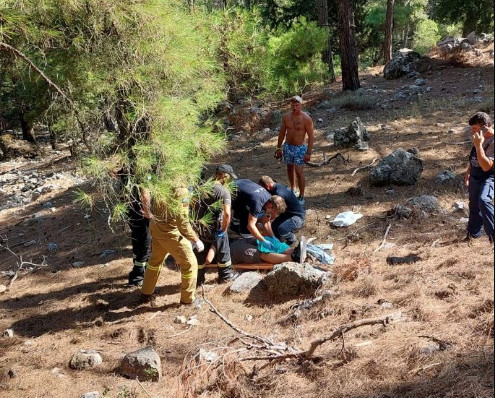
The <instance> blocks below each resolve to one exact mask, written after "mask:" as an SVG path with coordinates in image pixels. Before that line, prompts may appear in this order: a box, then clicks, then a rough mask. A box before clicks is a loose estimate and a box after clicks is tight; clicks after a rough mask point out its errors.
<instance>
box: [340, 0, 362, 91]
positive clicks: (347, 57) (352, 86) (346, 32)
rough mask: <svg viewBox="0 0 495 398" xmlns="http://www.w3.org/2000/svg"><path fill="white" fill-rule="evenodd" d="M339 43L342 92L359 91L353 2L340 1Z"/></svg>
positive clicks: (350, 0) (348, 0)
mask: <svg viewBox="0 0 495 398" xmlns="http://www.w3.org/2000/svg"><path fill="white" fill-rule="evenodd" d="M338 12H339V41H340V53H341V67H342V90H343V91H347V90H357V89H358V88H360V87H361V84H360V83H359V73H358V71H359V67H358V54H357V47H356V38H355V32H354V31H355V28H356V26H355V25H354V8H353V6H352V0H339V2H338Z"/></svg>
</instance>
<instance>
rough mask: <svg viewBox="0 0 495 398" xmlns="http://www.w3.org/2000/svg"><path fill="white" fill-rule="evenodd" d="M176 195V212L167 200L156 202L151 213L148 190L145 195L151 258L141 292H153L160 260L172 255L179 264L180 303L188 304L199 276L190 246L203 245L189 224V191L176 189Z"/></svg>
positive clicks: (161, 261)
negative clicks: (148, 219) (148, 218)
mask: <svg viewBox="0 0 495 398" xmlns="http://www.w3.org/2000/svg"><path fill="white" fill-rule="evenodd" d="M175 196H176V199H177V200H178V201H179V206H178V210H177V211H171V209H170V208H169V207H168V206H167V204H166V203H160V202H158V203H156V202H155V203H153V209H152V212H151V213H152V214H153V216H151V214H150V212H149V209H150V205H149V204H150V199H149V193H147V194H146V199H145V202H146V204H145V206H144V212H145V214H146V213H148V214H147V215H148V216H149V217H150V218H151V221H150V232H151V257H150V259H149V261H148V264H147V265H146V272H145V274H144V281H143V286H142V288H141V293H142V294H143V295H144V296H148V297H149V296H151V295H152V294H153V293H154V291H155V286H156V283H157V281H158V277H159V275H160V270H161V268H162V265H163V260H164V259H165V258H166V257H167V256H168V255H169V254H171V255H172V256H173V257H174V259H175V260H176V261H177V264H179V265H180V271H181V285H180V302H181V303H182V304H191V303H192V302H193V301H194V293H195V291H196V280H197V276H198V262H197V260H196V256H195V255H194V252H193V247H194V248H195V249H196V250H197V251H198V252H202V251H203V250H204V245H203V242H201V240H199V238H198V236H197V235H196V233H195V232H194V230H193V229H192V227H191V224H190V223H189V192H188V190H187V189H186V188H179V189H177V190H176V195H175Z"/></svg>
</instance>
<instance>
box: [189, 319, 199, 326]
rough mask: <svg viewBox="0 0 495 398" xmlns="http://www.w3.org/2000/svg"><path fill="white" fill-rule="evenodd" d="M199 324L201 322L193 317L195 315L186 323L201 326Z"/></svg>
mask: <svg viewBox="0 0 495 398" xmlns="http://www.w3.org/2000/svg"><path fill="white" fill-rule="evenodd" d="M199 324H200V322H199V320H198V319H196V318H193V317H191V319H189V320H188V321H187V322H186V325H189V326H199Z"/></svg>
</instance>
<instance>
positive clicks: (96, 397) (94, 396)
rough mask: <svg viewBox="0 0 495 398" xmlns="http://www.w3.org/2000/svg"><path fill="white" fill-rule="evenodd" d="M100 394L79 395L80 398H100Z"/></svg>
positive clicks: (96, 392)
mask: <svg viewBox="0 0 495 398" xmlns="http://www.w3.org/2000/svg"><path fill="white" fill-rule="evenodd" d="M100 397H101V394H100V393H99V392H98V391H91V392H86V393H84V394H82V395H81V398H100Z"/></svg>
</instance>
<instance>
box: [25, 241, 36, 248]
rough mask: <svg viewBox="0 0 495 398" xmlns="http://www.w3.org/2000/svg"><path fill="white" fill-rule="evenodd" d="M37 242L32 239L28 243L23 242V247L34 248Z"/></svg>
mask: <svg viewBox="0 0 495 398" xmlns="http://www.w3.org/2000/svg"><path fill="white" fill-rule="evenodd" d="M36 243H37V242H36V241H35V240H34V239H33V240H30V241H28V242H24V245H23V246H24V247H29V246H34V245H35V244H36Z"/></svg>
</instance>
